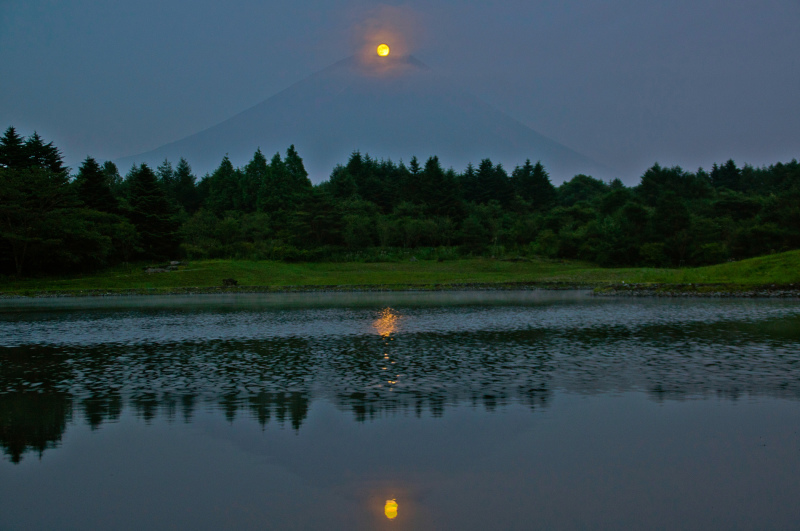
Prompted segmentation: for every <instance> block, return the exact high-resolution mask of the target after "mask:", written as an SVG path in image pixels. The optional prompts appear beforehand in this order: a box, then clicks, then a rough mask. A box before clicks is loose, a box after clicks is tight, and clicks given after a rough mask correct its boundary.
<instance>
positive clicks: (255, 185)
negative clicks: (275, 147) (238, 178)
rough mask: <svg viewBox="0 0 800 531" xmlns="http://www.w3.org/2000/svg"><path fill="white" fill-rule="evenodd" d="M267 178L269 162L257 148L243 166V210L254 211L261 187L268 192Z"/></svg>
mask: <svg viewBox="0 0 800 531" xmlns="http://www.w3.org/2000/svg"><path fill="white" fill-rule="evenodd" d="M268 178H269V164H268V163H267V157H265V156H264V154H263V153H262V152H261V148H258V149H257V150H256V152H255V153H254V154H253V158H252V159H251V160H250V162H248V163H247V165H246V166H245V167H244V175H243V177H242V204H243V209H244V211H245V212H255V211H256V210H257V209H258V204H259V194H260V193H261V189H262V187H265V188H264V193H265V194H267V193H268V187H266V185H267V180H268Z"/></svg>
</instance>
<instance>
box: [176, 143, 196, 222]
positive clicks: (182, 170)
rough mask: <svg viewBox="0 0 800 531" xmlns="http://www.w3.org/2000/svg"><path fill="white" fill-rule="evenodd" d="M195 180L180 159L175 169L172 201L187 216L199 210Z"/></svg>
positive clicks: (189, 167)
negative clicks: (181, 208) (186, 213)
mask: <svg viewBox="0 0 800 531" xmlns="http://www.w3.org/2000/svg"><path fill="white" fill-rule="evenodd" d="M196 181H197V179H196V178H195V176H194V174H193V173H192V168H191V166H189V163H188V162H187V161H186V159H185V158H183V157H181V160H179V161H178V165H177V166H176V167H175V174H174V200H175V202H176V203H177V204H178V205H180V206H181V207H183V209H184V210H185V211H186V212H188V213H189V214H193V213H194V212H196V211H197V209H198V208H200V196H199V194H198V192H197V186H196Z"/></svg>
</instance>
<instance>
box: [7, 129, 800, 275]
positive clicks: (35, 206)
mask: <svg viewBox="0 0 800 531" xmlns="http://www.w3.org/2000/svg"><path fill="white" fill-rule="evenodd" d="M798 248H800V163H798V162H797V160H792V161H791V162H788V163H780V162H779V163H776V164H773V165H771V166H769V167H761V168H757V167H753V166H750V165H744V166H742V167H739V166H737V164H736V163H735V162H734V161H733V160H728V161H727V162H724V163H721V164H714V165H713V167H712V168H711V169H710V170H709V171H705V170H703V169H698V170H697V171H695V172H691V171H686V170H683V169H682V168H680V167H677V166H676V167H666V166H661V165H659V164H654V165H653V166H652V167H651V168H649V169H647V170H646V171H645V172H644V174H643V175H641V178H640V180H639V183H638V184H637V185H636V186H632V187H628V186H625V185H624V184H623V183H622V181H621V180H619V179H615V180H613V181H611V182H603V181H601V180H598V179H595V178H593V177H591V176H588V175H575V176H574V177H572V178H571V179H570V180H568V181H566V182H564V183H563V184H560V185H559V186H554V185H553V184H552V182H551V180H550V177H549V175H548V173H547V170H546V168H545V167H544V166H543V165H542V164H541V163H538V162H537V163H532V162H531V161H530V160H526V161H524V163H523V164H521V165H519V166H517V167H515V168H514V169H513V170H510V171H508V170H507V169H506V168H503V167H502V165H500V164H494V163H493V162H492V161H491V160H489V159H483V160H481V161H480V162H479V163H478V164H477V166H473V165H469V166H467V168H465V169H464V170H463V171H462V172H457V171H455V170H454V169H445V168H442V166H441V164H440V163H439V160H438V158H437V157H435V156H433V157H430V158H428V159H427V160H426V161H425V162H420V161H419V160H418V159H417V158H416V157H412V158H410V159H409V161H408V162H407V163H403V162H398V163H395V162H392V161H390V160H376V159H374V158H370V156H369V155H368V154H362V153H359V152H358V151H356V152H353V154H352V155H351V156H350V158H349V160H347V161H346V162H345V163H343V164H341V165H337V166H336V167H335V168H333V170H332V172H331V174H330V178H329V179H328V180H327V181H324V182H321V183H319V184H316V185H314V184H312V183H311V181H310V180H309V178H308V174H307V172H306V170H305V168H304V166H303V160H302V158H301V157H300V155H299V154H298V153H297V151H296V150H295V148H294V146H290V147H289V148H288V150H287V151H286V152H285V154H283V155H282V154H281V153H276V154H275V155H273V156H272V157H271V158H269V159H268V158H267V157H266V156H265V155H264V154H263V153H262V152H261V151H260V150H259V151H256V153H255V154H254V155H253V158H252V160H250V162H248V163H247V164H246V165H244V166H243V167H238V168H237V167H234V165H233V164H232V163H231V161H230V160H228V158H227V157H226V158H224V159H223V160H222V161H221V163H220V165H219V167H218V168H217V169H216V170H215V171H214V172H213V173H211V174H208V175H205V176H204V177H202V178H201V179H198V178H197V177H196V176H195V175H194V174H193V173H192V169H191V167H190V165H189V163H188V162H187V161H186V160H184V159H181V160H179V161H177V163H176V164H175V165H174V166H173V164H172V163H171V162H169V161H164V162H163V163H162V164H161V165H160V166H158V167H157V168H151V167H149V166H147V165H144V164H142V165H138V166H134V167H132V168H130V169H129V170H128V171H127V173H126V174H125V175H124V176H123V175H122V174H121V173H120V171H119V169H118V168H117V167H116V165H115V164H114V163H113V162H104V163H102V164H101V163H100V162H98V161H96V160H95V159H93V158H91V157H87V158H86V159H85V160H84V161H83V163H82V164H81V165H80V167H79V168H78V169H77V171H75V172H74V173H71V172H70V170H69V168H67V167H65V165H64V162H63V157H62V155H61V153H60V151H59V150H58V148H57V147H55V146H54V145H53V144H52V142H49V143H47V142H45V140H44V139H42V138H41V137H40V136H39V135H38V134H36V133H34V134H33V135H31V136H29V137H22V136H20V135H19V134H18V133H17V132H16V130H15V129H14V128H13V127H9V128H8V129H7V130H6V131H5V133H4V135H3V136H2V138H0V273H2V274H5V275H14V276H30V275H42V274H46V275H59V274H64V273H68V272H77V271H88V270H97V269H101V268H104V267H109V266H112V265H115V264H119V263H124V262H140V261H158V260H166V259H179V258H185V259H202V258H238V259H253V260H284V261H345V260H346V261H392V260H400V259H403V258H404V257H405V258H407V257H408V254H409V251H412V252H413V255H414V256H417V257H418V258H419V259H425V258H436V259H439V260H444V259H448V258H455V257H461V256H495V257H523V258H524V257H531V256H538V257H545V258H559V259H578V260H585V261H588V262H592V263H596V264H599V265H601V266H652V267H682V266H699V265H709V264H717V263H722V262H725V261H730V260H740V259H744V258H749V257H754V256H760V255H765V254H770V253H776V252H782V251H787V250H792V249H798Z"/></svg>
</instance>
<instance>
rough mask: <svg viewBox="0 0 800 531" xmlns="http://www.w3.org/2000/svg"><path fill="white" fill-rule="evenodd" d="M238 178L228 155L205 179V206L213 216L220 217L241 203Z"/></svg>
mask: <svg viewBox="0 0 800 531" xmlns="http://www.w3.org/2000/svg"><path fill="white" fill-rule="evenodd" d="M238 177H239V176H238V172H237V170H236V169H235V168H234V167H233V164H232V163H231V160H230V159H229V158H228V155H225V157H224V158H223V159H222V162H221V163H220V165H219V167H218V168H217V169H216V170H214V173H212V174H211V176H209V177H208V179H207V180H208V197H207V198H206V205H208V208H210V209H211V210H212V211H213V212H214V213H215V214H217V215H222V214H224V213H225V212H227V211H228V210H235V209H236V208H237V207H238V205H239V204H240V203H241V190H240V188H239V178H238ZM204 180H205V179H204Z"/></svg>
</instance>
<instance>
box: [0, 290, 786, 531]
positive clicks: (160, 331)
mask: <svg viewBox="0 0 800 531" xmlns="http://www.w3.org/2000/svg"><path fill="white" fill-rule="evenodd" d="M799 362H800V304H798V303H797V302H791V301H788V302H787V301H771V300H734V301H731V300H680V301H671V300H655V299H654V300H640V299H595V298H591V297H588V296H587V295H586V294H585V293H583V292H512V293H498V292H473V293H470V292H465V293H449V294H444V293H417V294H413V293H400V294H329V295H325V294H317V295H253V296H231V297H220V296H216V297H204V296H192V297H185V298H182V297H164V298H156V297H152V298H113V299H83V300H81V299H59V300H53V301H41V300H38V301H0V448H1V449H2V452H3V459H2V461H0V529H66V528H78V529H86V528H115V529H142V528H154V529H161V528H193V529H217V528H231V529H242V528H245V529H248V528H258V529H264V528H292V529H317V528H319V529H384V528H385V529H531V528H546V529H552V528H570V529H571V528H580V529H583V528H590V529H595V528H620V527H625V528H648V529H650V528H661V529H675V528H681V529H687V528H690V529H707V528H717V529H755V528H759V529H763V528H770V529H793V528H798V527H800V504H798V503H797V500H798V499H800V400H798V399H800V363H799ZM392 500H394V502H393V503H396V513H395V512H394V511H393V510H392V508H393V507H394V505H393V504H392V503H390V502H392ZM387 503H388V505H387ZM395 514H396V517H394V518H389V517H388V516H394V515H395Z"/></svg>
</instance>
